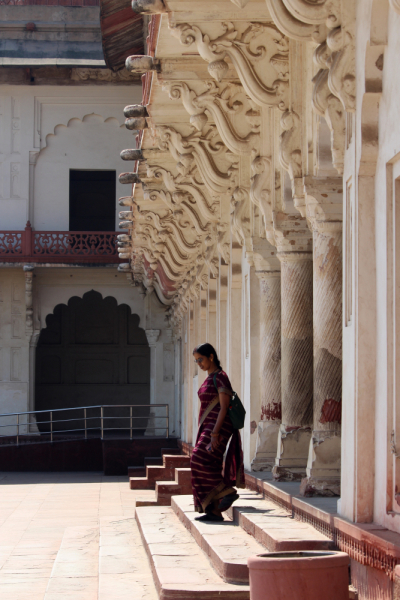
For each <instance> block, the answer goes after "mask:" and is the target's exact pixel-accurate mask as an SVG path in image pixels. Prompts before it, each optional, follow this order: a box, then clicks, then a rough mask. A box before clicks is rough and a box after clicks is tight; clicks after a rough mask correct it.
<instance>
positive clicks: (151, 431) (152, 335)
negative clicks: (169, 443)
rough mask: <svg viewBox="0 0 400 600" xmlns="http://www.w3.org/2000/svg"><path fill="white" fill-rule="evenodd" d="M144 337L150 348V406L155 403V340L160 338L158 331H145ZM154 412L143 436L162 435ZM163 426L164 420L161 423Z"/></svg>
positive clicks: (151, 412) (151, 413)
mask: <svg viewBox="0 0 400 600" xmlns="http://www.w3.org/2000/svg"><path fill="white" fill-rule="evenodd" d="M145 331H146V337H147V341H148V343H149V346H150V404H156V403H157V340H158V338H159V336H160V333H161V332H160V330H159V329H146V330H145ZM155 417H156V412H155V410H154V411H150V418H149V422H148V425H147V429H146V432H145V435H151V436H153V435H163V432H162V430H156V427H157V426H158V425H159V423H157V419H156V418H155ZM163 424H164V425H165V420H164V421H163Z"/></svg>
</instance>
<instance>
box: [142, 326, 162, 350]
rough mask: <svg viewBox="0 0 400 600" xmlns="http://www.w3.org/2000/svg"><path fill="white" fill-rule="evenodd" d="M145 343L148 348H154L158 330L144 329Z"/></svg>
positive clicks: (159, 331) (158, 335)
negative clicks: (146, 342)
mask: <svg viewBox="0 0 400 600" xmlns="http://www.w3.org/2000/svg"><path fill="white" fill-rule="evenodd" d="M145 332H146V337H147V341H148V343H149V346H150V347H152V346H155V345H156V344H157V340H158V338H159V337H160V333H161V330H160V329H145Z"/></svg>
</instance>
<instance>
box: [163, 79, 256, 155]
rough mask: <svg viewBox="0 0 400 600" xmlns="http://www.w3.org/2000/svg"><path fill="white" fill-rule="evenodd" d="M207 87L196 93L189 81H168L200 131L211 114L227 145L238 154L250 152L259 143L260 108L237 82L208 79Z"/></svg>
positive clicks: (173, 96) (174, 94)
mask: <svg viewBox="0 0 400 600" xmlns="http://www.w3.org/2000/svg"><path fill="white" fill-rule="evenodd" d="M204 86H205V87H206V91H204V92H202V93H198V94H196V92H195V91H194V90H193V89H191V88H190V87H189V86H188V84H187V83H185V82H176V83H173V84H171V83H168V84H166V85H165V86H164V89H167V90H168V93H169V97H170V98H171V99H180V100H181V101H182V104H183V106H184V108H185V110H186V111H187V113H188V114H189V115H190V123H191V124H192V125H194V127H196V129H198V130H199V131H202V129H203V127H204V126H205V125H206V124H207V122H208V119H209V117H211V118H212V120H213V121H214V123H215V125H216V127H217V129H218V132H219V134H220V136H221V139H222V141H223V143H224V144H225V146H226V147H227V148H228V149H229V150H230V151H231V152H233V153H234V154H237V155H238V156H245V155H249V154H250V153H251V152H253V151H254V150H255V149H256V148H257V147H258V145H259V138H260V111H259V109H258V107H257V106H256V105H255V104H254V102H252V101H251V100H250V99H249V98H248V97H247V96H246V94H245V91H244V89H243V87H242V86H241V85H238V84H237V83H222V84H221V83H215V82H214V81H207V82H204Z"/></svg>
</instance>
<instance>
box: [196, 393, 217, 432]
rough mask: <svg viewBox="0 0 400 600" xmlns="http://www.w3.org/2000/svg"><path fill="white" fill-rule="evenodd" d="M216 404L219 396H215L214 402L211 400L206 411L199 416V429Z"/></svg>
mask: <svg viewBox="0 0 400 600" xmlns="http://www.w3.org/2000/svg"><path fill="white" fill-rule="evenodd" d="M218 402H219V396H215V398H214V400H211V402H210V404H209V405H208V406H207V408H206V410H205V411H204V412H203V414H202V416H201V419H200V421H199V429H200V427H201V426H202V425H203V423H204V421H205V419H206V417H208V415H209V414H210V412H211V411H212V409H213V408H214V406H217V404H218Z"/></svg>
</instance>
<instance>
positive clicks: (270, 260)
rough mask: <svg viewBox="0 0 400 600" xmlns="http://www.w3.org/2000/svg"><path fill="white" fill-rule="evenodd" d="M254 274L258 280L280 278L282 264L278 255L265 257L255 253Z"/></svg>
mask: <svg viewBox="0 0 400 600" xmlns="http://www.w3.org/2000/svg"><path fill="white" fill-rule="evenodd" d="M253 262H254V268H255V270H254V272H255V274H256V276H257V277H258V279H268V278H271V277H280V275H281V263H280V262H279V259H278V257H277V255H276V253H275V254H274V256H272V255H271V256H263V255H261V254H258V253H256V252H254V254H253Z"/></svg>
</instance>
